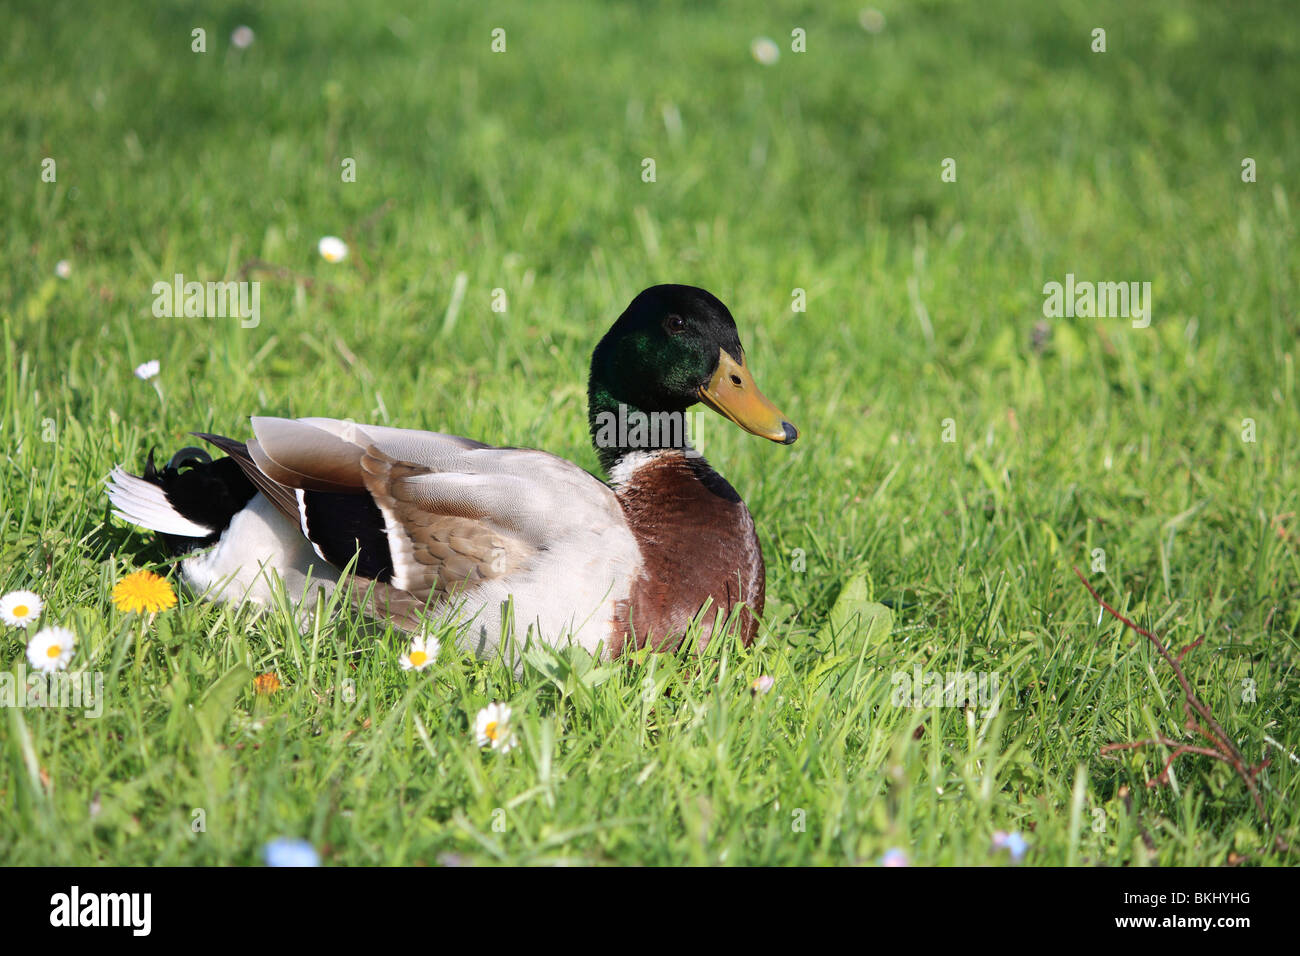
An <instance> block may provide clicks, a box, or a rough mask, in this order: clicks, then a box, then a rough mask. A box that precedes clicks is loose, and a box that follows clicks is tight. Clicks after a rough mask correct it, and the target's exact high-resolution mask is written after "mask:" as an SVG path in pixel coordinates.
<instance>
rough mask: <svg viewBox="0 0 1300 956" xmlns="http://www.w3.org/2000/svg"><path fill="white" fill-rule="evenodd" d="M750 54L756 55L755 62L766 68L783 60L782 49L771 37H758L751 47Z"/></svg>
mask: <svg viewBox="0 0 1300 956" xmlns="http://www.w3.org/2000/svg"><path fill="white" fill-rule="evenodd" d="M749 52H750V53H752V54H753V55H754V59H755V60H757V61H758V62H759V63H762V64H763V65H764V66H771V65H772V64H773V63H775V62H776V61H777V60H779V59H781V48H780V47H779V46H777V45H776V41H775V40H773V39H772V38H771V37H756V38H755V40H754V42H753V43H751V44H750V45H749Z"/></svg>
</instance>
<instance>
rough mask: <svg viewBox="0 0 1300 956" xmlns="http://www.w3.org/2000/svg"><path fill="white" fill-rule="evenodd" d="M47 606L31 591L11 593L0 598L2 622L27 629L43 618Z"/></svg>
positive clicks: (0, 619) (0, 618)
mask: <svg viewBox="0 0 1300 956" xmlns="http://www.w3.org/2000/svg"><path fill="white" fill-rule="evenodd" d="M44 606H45V605H44V603H42V601H41V599H40V597H39V596H38V595H36V594H33V593H32V592H31V591H10V592H9V593H8V594H6V595H5V596H4V597H0V621H4V622H5V623H6V624H8V625H9V626H10V627H26V626H27V625H28V624H31V623H32V622H33V621H34V620H36V619H37V618H38V617H40V616H41V608H43V607H44Z"/></svg>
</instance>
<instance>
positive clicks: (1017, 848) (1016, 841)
mask: <svg viewBox="0 0 1300 956" xmlns="http://www.w3.org/2000/svg"><path fill="white" fill-rule="evenodd" d="M993 849H995V850H1006V851H1007V852H1008V853H1010V854H1011V859H1012V860H1013V861H1014V862H1016V863H1019V862H1020V861H1021V860H1023V859H1024V858H1025V853H1026V852H1027V851H1028V850H1029V844H1028V843H1026V842H1025V838H1024V837H1022V836H1021V835H1020V833H1019V832H1015V833H1006V832H1004V831H1002V830H999V831H998V832H997V833H995V834H993Z"/></svg>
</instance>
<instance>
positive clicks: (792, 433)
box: [781, 422, 799, 445]
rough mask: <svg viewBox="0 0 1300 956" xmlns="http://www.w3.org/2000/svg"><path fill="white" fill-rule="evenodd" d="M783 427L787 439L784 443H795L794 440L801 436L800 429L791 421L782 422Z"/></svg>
mask: <svg viewBox="0 0 1300 956" xmlns="http://www.w3.org/2000/svg"><path fill="white" fill-rule="evenodd" d="M781 429H782V430H783V431H784V432H785V440H784V441H782V442H781V444H782V445H793V444H794V440H795V439H796V438H798V437H799V429H797V428H795V427H794V426H793V425H791V424H790V423H789V422H782V423H781Z"/></svg>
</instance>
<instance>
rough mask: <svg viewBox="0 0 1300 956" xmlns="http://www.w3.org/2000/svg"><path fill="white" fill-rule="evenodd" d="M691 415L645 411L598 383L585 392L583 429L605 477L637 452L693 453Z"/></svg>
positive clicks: (688, 413)
mask: <svg viewBox="0 0 1300 956" xmlns="http://www.w3.org/2000/svg"><path fill="white" fill-rule="evenodd" d="M693 421H694V418H693V413H692V412H690V411H688V410H687V409H685V408H681V409H677V410H673V411H663V410H660V411H654V412H647V411H645V410H643V409H641V408H638V407H637V406H635V405H632V404H630V403H628V402H622V401H619V400H618V399H616V398H615V397H614V395H613V393H612V392H611V391H610V389H609V388H608V387H607V386H606V385H605V384H604V383H602V382H600V381H597V380H594V379H593V380H592V382H591V384H590V385H589V386H588V389H587V426H588V428H589V430H590V432H591V444H592V447H593V448H595V449H596V456H597V457H598V458H599V459H600V465H601V467H602V468H604V469H605V473H606V474H611V473H613V471H614V469H615V468H616V467H617V466H618V464H619V463H620V462H621V461H623V460H624V459H625V458H627V457H628V456H629V455H632V454H634V453H637V452H642V453H649V454H655V453H658V452H668V451H680V452H684V453H693V449H692V448H691V445H690V438H691V433H692V431H693V425H692V423H693Z"/></svg>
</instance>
